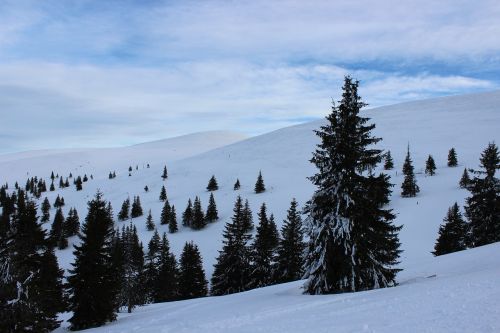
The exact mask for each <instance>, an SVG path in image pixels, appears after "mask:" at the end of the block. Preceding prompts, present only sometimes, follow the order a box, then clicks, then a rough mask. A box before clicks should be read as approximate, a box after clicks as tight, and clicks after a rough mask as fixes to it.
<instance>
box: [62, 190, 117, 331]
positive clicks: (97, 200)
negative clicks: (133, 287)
mask: <svg viewBox="0 0 500 333" xmlns="http://www.w3.org/2000/svg"><path fill="white" fill-rule="evenodd" d="M113 233H114V230H113V217H112V215H110V212H109V209H108V207H107V206H106V201H104V200H103V198H102V194H101V193H100V192H97V194H96V195H95V197H94V199H92V200H91V201H89V203H88V213H87V217H86V218H85V224H84V225H83V227H82V232H81V234H80V235H79V237H80V240H81V242H80V245H75V251H74V252H73V253H74V255H75V262H74V263H73V269H72V270H70V274H71V275H70V276H69V277H68V283H69V287H70V294H71V297H70V309H71V311H73V316H72V317H71V318H70V319H69V322H70V323H71V329H72V330H80V329H86V328H90V327H97V326H101V325H103V324H104V323H106V322H108V321H113V320H115V318H116V315H115V309H116V308H117V304H116V302H117V293H118V291H119V290H118V289H117V288H116V285H117V283H116V277H115V272H114V269H113V265H112V257H111V250H112V240H113Z"/></svg>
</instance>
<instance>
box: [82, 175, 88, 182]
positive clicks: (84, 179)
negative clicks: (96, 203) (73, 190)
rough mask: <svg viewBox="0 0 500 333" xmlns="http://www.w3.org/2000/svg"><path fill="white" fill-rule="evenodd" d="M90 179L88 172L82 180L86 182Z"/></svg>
mask: <svg viewBox="0 0 500 333" xmlns="http://www.w3.org/2000/svg"><path fill="white" fill-rule="evenodd" d="M88 180H89V178H88V177H87V174H85V175H83V179H82V181H83V182H84V183H85V182H87V181H88Z"/></svg>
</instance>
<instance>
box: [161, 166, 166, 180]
mask: <svg viewBox="0 0 500 333" xmlns="http://www.w3.org/2000/svg"><path fill="white" fill-rule="evenodd" d="M161 178H162V179H163V180H166V179H167V178H168V172H167V166H166V165H165V166H164V167H163V173H162V174H161Z"/></svg>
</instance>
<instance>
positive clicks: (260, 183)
mask: <svg viewBox="0 0 500 333" xmlns="http://www.w3.org/2000/svg"><path fill="white" fill-rule="evenodd" d="M265 190H266V186H265V185H264V179H263V178H262V172H261V171H259V176H258V177H257V182H255V193H262V192H264V191H265Z"/></svg>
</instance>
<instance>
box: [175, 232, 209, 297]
mask: <svg viewBox="0 0 500 333" xmlns="http://www.w3.org/2000/svg"><path fill="white" fill-rule="evenodd" d="M207 285H208V282H207V279H206V278H205V271H204V270H203V262H202V259H201V254H200V251H199V250H198V246H196V245H195V244H194V243H193V242H190V243H186V244H185V245H184V249H183V250H182V254H181V258H180V261H179V297H180V298H181V299H190V298H196V297H204V296H206V295H207V292H208V288H207Z"/></svg>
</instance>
